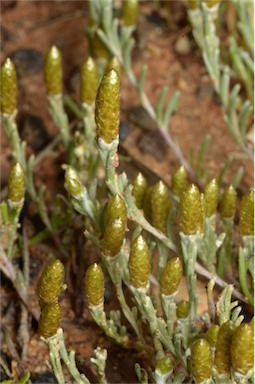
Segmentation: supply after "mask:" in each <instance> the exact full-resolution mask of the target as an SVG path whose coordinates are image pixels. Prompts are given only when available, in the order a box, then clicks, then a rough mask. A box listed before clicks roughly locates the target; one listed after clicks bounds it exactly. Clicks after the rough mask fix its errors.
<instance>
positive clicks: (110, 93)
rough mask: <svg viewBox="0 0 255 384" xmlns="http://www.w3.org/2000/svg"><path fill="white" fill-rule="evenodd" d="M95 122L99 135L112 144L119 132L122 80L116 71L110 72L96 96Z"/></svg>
mask: <svg viewBox="0 0 255 384" xmlns="http://www.w3.org/2000/svg"><path fill="white" fill-rule="evenodd" d="M95 120H96V126H97V135H98V137H100V138H101V139H103V140H104V141H105V142H106V143H108V144H110V143H111V142H112V141H113V140H114V139H115V138H116V137H117V136H118V132H119V122H120V79H119V76H118V73H117V72H116V71H115V69H111V70H110V71H108V72H107V73H106V74H105V75H104V77H103V79H102V81H101V84H100V86H99V89H98V92H97V96H96V110H95Z"/></svg>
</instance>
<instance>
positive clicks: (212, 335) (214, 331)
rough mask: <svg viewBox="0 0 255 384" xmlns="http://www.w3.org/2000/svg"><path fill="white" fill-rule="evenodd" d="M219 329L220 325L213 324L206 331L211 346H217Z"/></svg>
mask: <svg viewBox="0 0 255 384" xmlns="http://www.w3.org/2000/svg"><path fill="white" fill-rule="evenodd" d="M219 329H220V326H219V325H217V324H213V325H212V326H211V327H210V328H209V329H208V330H207V332H206V340H207V341H208V343H209V344H210V346H211V347H215V346H216V343H217V339H218V333H219Z"/></svg>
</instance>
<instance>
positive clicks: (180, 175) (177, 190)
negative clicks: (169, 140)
mask: <svg viewBox="0 0 255 384" xmlns="http://www.w3.org/2000/svg"><path fill="white" fill-rule="evenodd" d="M187 178H188V175H187V172H186V169H185V168H184V166H183V165H181V166H180V167H179V168H178V169H177V170H176V171H175V172H174V174H173V177H172V185H171V191H172V194H173V195H175V196H179V197H180V195H181V193H182V191H183V190H184V188H185V187H186V184H187Z"/></svg>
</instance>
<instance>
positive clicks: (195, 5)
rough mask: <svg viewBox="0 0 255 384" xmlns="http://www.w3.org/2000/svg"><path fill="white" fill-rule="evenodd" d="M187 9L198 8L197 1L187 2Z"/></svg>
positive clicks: (190, 0)
mask: <svg viewBox="0 0 255 384" xmlns="http://www.w3.org/2000/svg"><path fill="white" fill-rule="evenodd" d="M188 7H189V8H190V9H193V10H194V9H197V8H198V0H188Z"/></svg>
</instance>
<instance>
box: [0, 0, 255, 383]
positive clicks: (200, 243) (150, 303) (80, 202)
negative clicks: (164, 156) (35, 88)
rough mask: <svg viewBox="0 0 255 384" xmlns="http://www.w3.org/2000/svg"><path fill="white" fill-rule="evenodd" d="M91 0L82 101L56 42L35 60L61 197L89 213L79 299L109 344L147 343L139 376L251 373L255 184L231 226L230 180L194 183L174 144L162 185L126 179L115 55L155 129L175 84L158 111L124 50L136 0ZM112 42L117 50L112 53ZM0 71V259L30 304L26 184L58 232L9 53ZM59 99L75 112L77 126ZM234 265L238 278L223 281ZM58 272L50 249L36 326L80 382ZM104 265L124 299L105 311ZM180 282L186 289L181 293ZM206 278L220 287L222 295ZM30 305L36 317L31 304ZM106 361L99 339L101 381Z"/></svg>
mask: <svg viewBox="0 0 255 384" xmlns="http://www.w3.org/2000/svg"><path fill="white" fill-rule="evenodd" d="M207 3H208V4H209V1H208V2H206V4H207ZM211 3H212V5H214V3H215V2H214V1H212V2H210V5H211ZM90 6H91V11H90V12H91V20H90V23H89V28H88V35H89V39H90V49H91V55H92V56H93V58H92V57H89V58H88V59H87V61H86V62H85V63H84V64H83V66H82V68H81V75H80V103H79V105H76V104H75V103H74V102H73V101H72V100H71V99H70V98H69V97H67V96H65V95H64V94H63V84H62V67H61V53H60V51H59V50H58V49H57V48H56V47H52V48H51V49H50V50H49V52H48V54H47V56H46V59H45V71H44V72H45V82H46V86H47V95H48V101H49V106H50V113H51V115H52V117H53V120H54V122H55V124H56V125H57V127H58V128H59V131H60V136H61V139H62V142H63V145H64V148H65V150H66V154H67V160H66V163H67V164H65V165H63V168H64V170H65V180H64V184H65V188H66V190H67V192H68V196H69V203H70V204H69V203H67V206H68V208H69V209H70V210H71V206H72V207H73V209H74V211H77V212H78V213H79V215H80V216H81V217H82V218H83V219H84V220H83V223H84V230H85V231H84V234H85V237H86V239H87V240H89V241H90V242H92V243H94V244H95V245H96V246H97V247H98V259H97V260H96V261H95V262H94V263H92V264H91V265H90V266H89V267H88V269H87V270H86V273H85V276H84V281H83V294H84V297H85V302H86V305H87V306H88V308H89V311H90V313H91V316H92V318H93V319H94V321H95V322H96V324H97V325H98V326H99V327H100V328H101V329H102V331H103V332H104V333H105V334H106V336H107V337H109V339H110V340H111V341H112V343H116V344H118V345H119V346H121V347H123V348H124V349H133V350H138V351H143V353H144V354H145V355H146V356H147V360H149V362H150V364H149V365H148V364H147V365H146V366H143V365H142V364H138V363H136V364H135V366H134V369H135V371H136V374H137V379H138V380H139V382H141V383H149V382H156V383H158V384H164V383H166V384H167V383H175V384H177V383H187V382H191V381H192V380H193V381H194V382H195V383H204V384H206V383H207V384H210V383H212V384H213V383H215V384H218V383H226V384H230V383H238V384H239V383H240V384H241V383H242V384H243V383H252V382H253V349H254V346H253V337H254V335H253V334H254V328H253V326H254V324H253V323H254V320H252V321H250V322H248V320H247V319H246V318H244V315H243V314H241V311H242V307H241V305H239V303H242V304H243V305H248V304H249V305H250V306H252V305H253V295H254V292H253V285H254V282H253V279H254V272H253V271H254V249H253V248H254V247H253V233H254V216H253V212H254V191H253V190H252V189H251V190H249V191H247V193H246V194H245V195H244V196H243V197H242V199H241V202H240V207H239V209H238V213H239V228H237V226H236V220H235V218H236V214H237V209H236V206H237V200H238V199H237V192H236V190H235V188H234V187H233V186H232V185H230V186H228V187H226V188H225V189H224V190H222V188H221V185H219V183H218V182H217V181H216V179H213V180H211V181H209V182H208V183H207V184H206V185H205V186H204V187H203V188H201V186H200V185H199V186H198V185H196V184H195V183H194V174H193V171H192V170H191V169H190V166H189V165H187V163H186V160H185V159H183V157H182V154H181V152H180V148H179V146H178V145H176V144H173V148H174V149H175V153H176V154H177V157H178V158H179V160H180V162H181V163H182V165H180V167H179V168H178V169H177V170H176V171H175V172H174V173H173V175H172V180H171V185H170V186H168V185H166V184H165V183H164V182H163V181H161V180H159V181H158V182H157V183H156V184H154V185H150V184H149V181H148V180H146V178H145V177H144V175H143V174H142V173H138V175H137V176H136V177H135V178H134V180H132V181H129V180H128V177H127V175H126V174H125V173H124V172H123V173H120V174H119V173H118V172H117V167H118V164H119V157H118V145H119V123H120V108H121V105H120V92H121V76H122V72H121V68H120V65H119V63H120V64H122V66H123V67H124V69H125V71H126V72H127V75H128V76H129V78H130V79H131V81H132V82H133V84H134V85H135V86H136V87H137V89H138V91H139V93H140V97H141V102H142V104H143V106H144V107H145V108H146V109H147V110H148V111H149V112H150V114H151V116H152V117H154V118H155V120H156V121H157V122H158V124H159V128H160V130H161V131H162V132H163V131H164V130H165V131H164V132H165V133H164V135H166V127H167V126H168V122H169V118H170V116H171V113H172V111H173V110H174V109H175V103H176V99H177V95H175V97H174V99H172V101H170V103H169V104H168V106H167V108H166V110H164V111H163V108H162V106H163V100H164V96H165V91H164V90H163V91H162V92H161V94H160V96H159V99H158V102H157V106H156V107H155V110H154V108H153V107H152V106H151V104H150V103H149V101H148V98H147V96H146V95H145V94H144V91H143V82H144V80H145V71H143V72H142V74H141V76H140V79H139V80H138V81H137V80H136V79H135V78H134V75H133V72H132V65H131V61H130V52H131V49H132V44H133V42H132V41H133V40H132V39H131V35H132V32H133V31H134V26H135V20H136V15H137V7H138V3H137V1H134V0H129V1H126V2H125V3H124V4H123V13H122V23H123V25H121V26H120V30H119V29H118V26H119V21H118V20H117V19H114V20H113V19H112V8H111V7H112V2H111V1H108V0H107V1H102V0H101V1H95V2H93V1H91V3H90ZM208 7H209V8H211V6H209V5H208ZM112 21H113V22H112ZM107 48H108V49H107ZM117 48H118V49H117ZM109 50H110V51H111V52H112V54H114V55H115V57H113V58H111V57H109ZM116 58H117V59H118V60H117V61H116ZM1 76H2V87H3V88H2V89H3V91H4V92H3V91H2V97H1V104H2V117H3V122H4V125H5V129H6V133H7V136H8V137H9V140H10V142H11V145H12V148H13V152H14V153H13V155H14V159H15V164H14V166H13V168H12V170H11V172H10V176H9V188H8V201H7V203H5V202H3V203H1V206H0V209H1V218H2V220H1V233H6V234H7V243H4V244H3V246H1V248H0V261H1V270H2V272H3V273H4V274H5V275H6V276H7V277H8V278H9V279H10V280H11V281H12V282H13V284H14V286H15V287H16V289H17V291H18V293H19V296H20V298H21V299H22V300H23V303H24V304H25V305H27V306H28V308H29V303H28V302H27V301H28V300H27V284H28V281H27V280H26V282H25V283H24V279H23V276H22V272H21V271H20V270H19V269H18V268H16V267H14V265H13V263H12V259H13V257H14V256H15V255H16V254H17V230H18V228H19V226H20V222H19V220H20V213H21V210H22V207H23V204H24V196H25V185H26V188H27V191H28V193H29V194H30V195H31V197H32V198H33V199H34V202H35V203H36V204H38V210H39V212H40V213H41V216H42V218H44V220H45V225H46V227H47V229H48V231H49V232H50V233H52V234H53V235H55V232H54V230H53V229H55V230H56V228H53V229H52V227H51V226H48V225H47V223H48V222H49V223H51V217H50V216H49V215H48V213H47V210H46V207H45V203H44V199H43V193H40V194H38V193H36V190H35V187H34V184H33V178H32V165H33V159H32V160H31V159H30V160H28V161H27V159H26V154H25V143H22V142H21V140H20V138H19V135H18V129H17V126H16V123H15V115H16V82H15V68H14V66H13V64H12V62H11V61H10V60H9V59H7V60H6V61H5V63H4V65H3V67H2V72H1ZM65 104H66V105H67V106H68V107H69V108H71V109H72V111H73V112H74V113H75V114H76V116H77V117H78V118H79V124H78V127H77V129H76V130H75V132H74V134H73V131H72V129H71V128H70V122H69V121H68V117H67V114H66V112H65ZM245 116H246V115H245ZM168 140H169V139H168ZM170 142H171V138H170ZM98 170H100V172H98ZM190 181H191V182H190ZM42 208H43V209H42ZM72 214H73V215H75V214H74V212H72ZM48 220H49V221H48ZM57 229H59V226H57ZM236 239H237V240H236ZM23 242H24V241H23ZM237 244H238V246H237ZM23 246H24V244H23ZM24 248H25V247H24ZM237 270H238V273H236V271H237ZM231 273H232V275H233V278H232V280H231V281H232V282H233V281H234V283H235V287H234V285H233V284H230V283H229V282H230V280H229V275H230V274H231ZM64 276H65V268H64V262H63V260H62V261H61V260H59V259H56V258H54V257H52V258H51V261H50V262H49V263H48V265H47V266H46V268H45V269H44V271H43V273H42V275H41V277H40V279H39V282H38V286H37V290H36V294H37V297H38V302H39V306H40V318H39V326H38V333H39V335H40V337H41V339H42V340H43V341H44V343H45V344H46V345H47V347H48V349H49V359H50V363H51V366H52V369H53V371H54V374H55V377H56V379H57V381H58V383H60V384H64V383H65V382H67V381H68V380H69V379H70V377H68V378H66V377H65V373H64V372H66V371H65V370H64V369H63V365H62V362H63V363H64V364H65V366H66V368H65V369H67V370H68V371H69V373H70V375H71V376H72V380H74V382H75V383H85V384H89V382H90V381H89V379H88V378H87V377H86V375H85V374H84V373H81V372H79V370H78V368H77V363H76V359H75V351H74V350H73V349H71V350H69V349H68V348H67V347H66V345H65V339H64V331H63V329H62V327H61V317H62V309H61V298H60V295H61V294H62V295H64V294H65V289H66V288H67V285H66V284H65V282H64V280H65V277H64ZM199 276H202V277H203V278H205V279H207V300H208V311H206V312H205V313H202V314H201V313H199V311H198V304H199V301H200V300H201V298H200V297H199V295H198V290H197V280H198V277H199ZM106 277H107V278H110V279H111V281H112V283H113V286H114V288H115V291H116V297H117V300H118V302H119V310H114V311H110V312H109V313H108V311H107V309H106V308H105V305H104V301H105V300H104V294H105V279H106ZM183 282H184V284H186V286H187V291H188V297H187V300H180V298H179V296H178V289H179V286H180V284H181V283H183ZM215 286H217V287H218V288H220V289H221V294H220V295H219V297H218V298H217V300H215V295H216V289H215V288H216V287H215ZM130 297H131V300H130ZM232 297H235V298H236V299H237V300H239V302H238V301H237V300H235V301H232ZM30 310H31V309H30ZM32 314H33V315H34V317H35V318H36V319H38V317H39V316H38V314H37V313H33V311H32ZM123 318H125V321H123ZM106 361H107V350H106V349H102V348H100V346H98V347H97V348H96V349H95V351H94V356H93V357H92V358H91V364H92V366H93V367H94V371H95V373H96V375H97V381H98V382H99V383H107V377H106V373H105V366H106Z"/></svg>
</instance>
